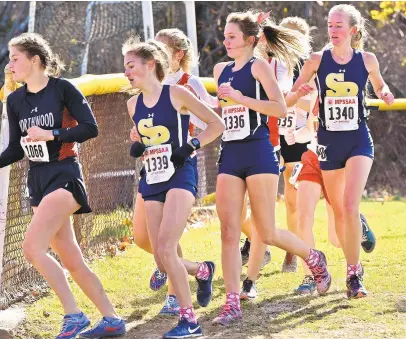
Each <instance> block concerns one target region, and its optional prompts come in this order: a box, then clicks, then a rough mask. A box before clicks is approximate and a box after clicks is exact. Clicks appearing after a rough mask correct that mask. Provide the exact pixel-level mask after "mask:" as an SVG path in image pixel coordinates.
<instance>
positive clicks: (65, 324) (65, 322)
mask: <svg viewBox="0 0 406 339" xmlns="http://www.w3.org/2000/svg"><path fill="white" fill-rule="evenodd" d="M75 323H78V321H77V319H75V318H72V317H64V318H63V323H62V328H61V332H65V331H67V330H68V327H69V326H70V325H72V324H75Z"/></svg>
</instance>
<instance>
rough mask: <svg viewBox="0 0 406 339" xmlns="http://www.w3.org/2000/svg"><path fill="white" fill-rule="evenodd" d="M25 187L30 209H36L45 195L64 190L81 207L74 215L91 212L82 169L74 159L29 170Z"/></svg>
mask: <svg viewBox="0 0 406 339" xmlns="http://www.w3.org/2000/svg"><path fill="white" fill-rule="evenodd" d="M27 186H28V191H29V194H30V204H31V206H32V207H37V206H38V205H39V204H40V202H41V200H42V199H43V198H44V197H45V196H46V195H47V194H49V193H52V192H54V191H56V190H57V189H60V188H64V189H66V190H68V191H69V192H71V193H72V195H73V197H74V198H75V200H76V201H77V203H78V204H79V205H80V206H81V207H80V209H79V210H77V211H76V212H75V214H82V213H90V212H91V211H92V210H91V208H90V206H89V203H88V200H87V193H86V186H85V183H84V180H83V174H82V168H81V165H80V164H79V162H77V160H76V158H66V159H64V160H62V161H58V162H52V163H46V164H41V165H39V166H35V167H32V168H30V169H29V171H28V180H27Z"/></svg>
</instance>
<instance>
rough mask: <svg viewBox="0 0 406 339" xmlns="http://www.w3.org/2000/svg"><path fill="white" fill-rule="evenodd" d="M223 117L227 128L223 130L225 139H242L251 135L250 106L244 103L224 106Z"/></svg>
mask: <svg viewBox="0 0 406 339" xmlns="http://www.w3.org/2000/svg"><path fill="white" fill-rule="evenodd" d="M222 117H223V120H224V124H225V125H226V129H225V131H224V132H223V136H222V139H223V140H224V141H231V140H242V139H245V138H246V137H247V136H249V135H250V127H251V126H250V114H249V108H248V107H245V106H243V105H231V106H225V107H223V108H222Z"/></svg>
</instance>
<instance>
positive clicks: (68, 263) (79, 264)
mask: <svg viewBox="0 0 406 339" xmlns="http://www.w3.org/2000/svg"><path fill="white" fill-rule="evenodd" d="M61 262H62V265H63V267H64V268H66V269H67V270H68V271H69V272H71V273H75V272H79V271H80V270H81V269H83V268H88V266H87V265H86V263H85V261H84V259H83V257H82V256H81V255H80V256H78V257H72V256H70V257H69V259H68V260H66V259H62V258H61Z"/></svg>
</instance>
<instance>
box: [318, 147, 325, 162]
mask: <svg viewBox="0 0 406 339" xmlns="http://www.w3.org/2000/svg"><path fill="white" fill-rule="evenodd" d="M326 149H327V146H323V145H320V144H317V146H316V155H317V158H318V159H319V161H327V153H326Z"/></svg>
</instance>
